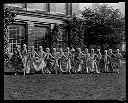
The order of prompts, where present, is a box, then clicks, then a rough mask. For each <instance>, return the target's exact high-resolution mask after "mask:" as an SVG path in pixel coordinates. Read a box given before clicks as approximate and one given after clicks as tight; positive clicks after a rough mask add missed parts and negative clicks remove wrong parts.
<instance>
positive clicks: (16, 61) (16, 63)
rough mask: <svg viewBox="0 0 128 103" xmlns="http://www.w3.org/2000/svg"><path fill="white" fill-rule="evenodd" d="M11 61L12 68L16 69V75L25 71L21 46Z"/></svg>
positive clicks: (17, 48)
mask: <svg viewBox="0 0 128 103" xmlns="http://www.w3.org/2000/svg"><path fill="white" fill-rule="evenodd" d="M10 61H11V63H12V66H13V67H14V68H15V75H17V73H18V72H21V71H22V70H23V62H22V55H21V52H20V46H19V45H17V46H16V49H15V50H14V53H13V55H12V58H11V60H10Z"/></svg>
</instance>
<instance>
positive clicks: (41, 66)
mask: <svg viewBox="0 0 128 103" xmlns="http://www.w3.org/2000/svg"><path fill="white" fill-rule="evenodd" d="M39 48H40V50H39V52H38V55H39V59H38V64H37V65H38V70H42V73H43V74H44V68H45V66H46V63H45V61H44V59H45V56H46V54H45V52H44V51H43V48H42V46H39Z"/></svg>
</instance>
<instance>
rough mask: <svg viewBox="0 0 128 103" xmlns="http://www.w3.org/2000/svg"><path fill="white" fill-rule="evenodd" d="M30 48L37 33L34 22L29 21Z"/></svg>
mask: <svg viewBox="0 0 128 103" xmlns="http://www.w3.org/2000/svg"><path fill="white" fill-rule="evenodd" d="M27 24H28V50H30V47H31V46H34V44H35V41H34V40H35V35H34V23H33V22H28V23H27Z"/></svg>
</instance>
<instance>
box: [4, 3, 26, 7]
mask: <svg viewBox="0 0 128 103" xmlns="http://www.w3.org/2000/svg"><path fill="white" fill-rule="evenodd" d="M5 5H6V6H13V7H20V8H25V3H7V4H5Z"/></svg>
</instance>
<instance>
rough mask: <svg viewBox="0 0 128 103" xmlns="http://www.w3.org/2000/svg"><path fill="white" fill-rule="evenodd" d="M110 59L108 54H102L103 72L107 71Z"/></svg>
mask: <svg viewBox="0 0 128 103" xmlns="http://www.w3.org/2000/svg"><path fill="white" fill-rule="evenodd" d="M110 59H111V57H110V56H109V55H108V54H105V55H104V72H109V65H110Z"/></svg>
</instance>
